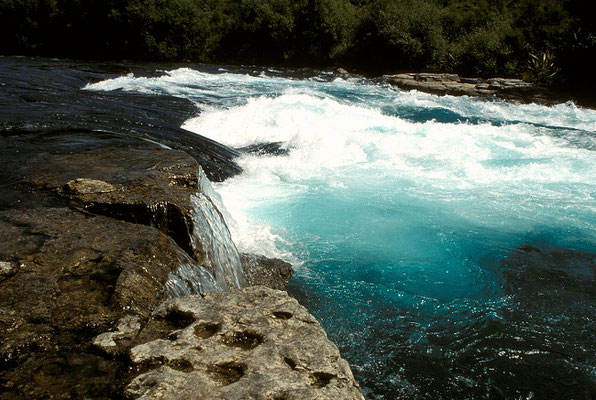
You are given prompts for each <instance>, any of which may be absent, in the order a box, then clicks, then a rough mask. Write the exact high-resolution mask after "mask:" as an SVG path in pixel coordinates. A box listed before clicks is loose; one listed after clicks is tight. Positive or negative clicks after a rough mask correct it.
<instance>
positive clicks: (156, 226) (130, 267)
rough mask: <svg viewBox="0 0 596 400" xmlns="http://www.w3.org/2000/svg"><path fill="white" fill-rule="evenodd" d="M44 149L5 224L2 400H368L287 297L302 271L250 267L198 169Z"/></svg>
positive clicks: (124, 148) (121, 151) (139, 153)
mask: <svg viewBox="0 0 596 400" xmlns="http://www.w3.org/2000/svg"><path fill="white" fill-rule="evenodd" d="M27 140H31V138H27V137H26V136H25V135H20V136H18V137H17V136H14V137H10V135H9V136H4V137H3V142H6V143H3V145H4V148H5V149H10V150H12V151H16V152H17V153H18V149H21V150H24V149H25V148H26V142H27ZM44 140H46V141H47V143H44V146H43V148H44V149H45V150H44V151H38V152H37V153H32V154H28V155H27V156H26V157H24V158H23V157H22V156H19V157H21V158H20V159H19V160H20V161H19V162H15V163H13V167H14V170H13V171H11V172H12V173H13V175H15V176H18V177H19V179H20V181H19V183H18V184H15V185H14V188H13V189H14V190H12V191H6V192H5V199H4V200H3V201H4V203H3V205H4V207H3V209H2V211H0V243H2V244H1V245H0V332H2V338H1V340H0V343H1V344H0V387H1V388H2V389H1V390H0V392H1V394H0V399H12V398H55V399H60V398H63V399H67V398H106V399H107V398H110V399H117V398H143V399H152V398H162V399H168V398H170V399H178V398H191V397H192V398H214V399H215V398H217V399H238V398H254V399H314V398H318V399H337V398H342V399H362V398H363V396H362V393H361V391H360V389H359V386H358V384H357V382H356V381H355V379H354V377H353V375H352V373H351V371H350V368H349V366H348V364H347V362H346V361H344V360H343V359H342V358H341V356H340V354H339V351H338V349H337V347H336V346H335V345H334V344H332V343H331V342H330V341H329V340H328V339H327V336H326V334H325V332H324V330H323V329H322V328H321V326H320V325H319V323H318V322H317V321H316V320H315V319H314V317H312V316H311V315H310V314H309V313H308V312H307V311H306V309H305V308H304V307H302V306H300V305H299V304H298V302H297V301H296V300H294V299H292V298H291V297H289V296H288V295H287V293H286V292H284V291H281V290H280V289H283V288H284V287H285V286H286V285H287V283H288V281H289V279H290V277H291V274H292V268H291V266H290V265H289V264H287V263H285V262H283V261H282V260H272V259H268V258H266V257H263V256H260V255H253V254H239V253H238V251H237V250H236V248H235V246H234V245H233V243H232V242H231V239H230V237H229V232H228V231H227V226H225V222H224V221H223V217H222V215H221V212H220V211H219V210H218V208H217V203H218V201H217V199H214V198H212V197H213V194H212V193H210V190H212V189H210V184H209V181H208V180H207V178H206V176H205V174H204V173H203V172H202V169H201V167H200V166H199V164H198V163H197V161H195V159H194V158H193V157H191V156H189V155H188V154H186V153H185V152H183V151H180V150H173V149H170V148H168V147H167V146H164V145H160V144H156V143H153V142H148V141H145V140H141V139H134V138H127V137H121V136H119V135H113V134H106V133H98V132H95V133H92V132H76V131H72V132H68V131H65V132H61V133H60V134H56V135H53V136H52V135H48V136H47V137H46V138H45V139H44ZM11 146H12V147H11ZM17 153H11V154H17ZM5 155H9V154H5ZM3 161H5V163H6V160H3ZM7 204H8V205H9V206H7ZM255 285H256V286H255Z"/></svg>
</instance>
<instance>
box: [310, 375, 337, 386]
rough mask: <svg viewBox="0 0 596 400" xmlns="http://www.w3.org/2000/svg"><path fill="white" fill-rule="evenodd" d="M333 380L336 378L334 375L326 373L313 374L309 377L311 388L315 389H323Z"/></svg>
mask: <svg viewBox="0 0 596 400" xmlns="http://www.w3.org/2000/svg"><path fill="white" fill-rule="evenodd" d="M334 378H337V376H336V375H334V374H330V373H328V372H314V373H313V374H312V376H311V379H312V383H311V386H313V387H316V388H322V387H325V386H327V385H328V384H329V382H331V380H332V379H334Z"/></svg>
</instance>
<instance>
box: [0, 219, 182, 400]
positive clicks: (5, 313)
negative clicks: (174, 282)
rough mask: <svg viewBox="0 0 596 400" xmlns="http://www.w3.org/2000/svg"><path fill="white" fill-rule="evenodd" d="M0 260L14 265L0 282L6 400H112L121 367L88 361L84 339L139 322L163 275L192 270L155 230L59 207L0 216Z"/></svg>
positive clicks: (159, 293)
mask: <svg viewBox="0 0 596 400" xmlns="http://www.w3.org/2000/svg"><path fill="white" fill-rule="evenodd" d="M0 260H19V267H18V272H17V273H15V274H13V275H12V276H8V277H7V278H5V279H4V280H2V281H1V282H0V381H1V382H4V383H8V384H9V386H10V387H11V390H10V391H8V392H7V393H8V394H7V396H8V397H7V398H11V397H12V398H42V397H44V396H50V395H52V396H55V395H57V394H60V393H70V394H69V396H71V397H83V396H87V397H100V398H101V397H106V398H110V397H114V396H115V395H114V393H116V392H117V391H118V390H120V389H119V388H118V384H117V383H118V382H119V381H120V377H119V376H118V371H119V368H120V367H121V362H120V361H117V360H111V359H104V358H102V357H98V356H97V355H96V354H94V352H93V351H91V349H90V343H91V340H92V338H93V337H95V336H97V335H98V334H100V333H102V332H106V331H111V330H113V329H112V326H113V325H114V323H115V321H118V320H119V319H120V318H121V317H122V316H124V315H125V314H126V315H128V314H130V315H138V316H146V315H148V314H149V313H150V312H151V310H152V309H154V308H155V307H157V306H158V305H159V304H160V303H161V302H162V301H163V300H165V299H166V294H165V292H164V285H165V284H166V283H167V282H168V280H169V278H170V274H172V273H175V272H176V270H177V268H178V267H179V265H180V263H192V262H193V261H192V260H191V259H190V257H189V256H188V255H187V254H186V253H185V252H184V251H182V250H181V249H180V248H179V247H178V246H177V245H176V244H175V243H174V241H173V240H172V239H171V238H170V237H168V236H166V235H164V234H163V233H162V232H160V231H158V230H157V229H155V228H152V227H149V226H144V225H139V224H132V223H128V222H125V221H121V220H117V219H113V218H108V217H105V216H100V215H89V214H85V213H83V212H78V211H74V210H71V209H68V208H40V209H24V210H21V209H19V210H8V211H2V212H0ZM11 269H14V264H13V267H11ZM119 329H120V327H119ZM77 365H80V366H81V367H80V368H78V367H76V366H77ZM114 391H116V392H114ZM93 393H95V394H93Z"/></svg>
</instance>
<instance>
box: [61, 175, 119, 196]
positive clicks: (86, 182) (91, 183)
mask: <svg viewBox="0 0 596 400" xmlns="http://www.w3.org/2000/svg"><path fill="white" fill-rule="evenodd" d="M63 190H64V192H66V193H70V194H73V195H86V194H91V193H109V192H113V191H115V190H116V187H114V185H110V184H109V183H107V182H104V181H100V180H97V179H85V178H78V179H73V180H72V181H68V182H66V184H65V185H64V188H63Z"/></svg>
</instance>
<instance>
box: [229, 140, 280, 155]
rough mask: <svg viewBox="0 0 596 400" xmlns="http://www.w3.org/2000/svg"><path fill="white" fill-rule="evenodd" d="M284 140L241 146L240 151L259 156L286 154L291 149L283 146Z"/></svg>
mask: <svg viewBox="0 0 596 400" xmlns="http://www.w3.org/2000/svg"><path fill="white" fill-rule="evenodd" d="M283 145H284V144H283V142H272V143H260V144H252V145H250V146H246V147H241V148H239V149H238V151H240V152H242V153H249V154H255V155H258V156H263V155H266V156H285V155H288V153H289V150H288V149H286V148H284V147H283Z"/></svg>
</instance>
